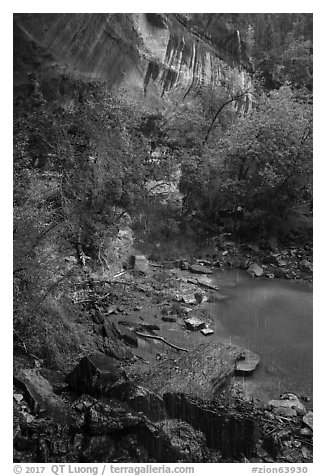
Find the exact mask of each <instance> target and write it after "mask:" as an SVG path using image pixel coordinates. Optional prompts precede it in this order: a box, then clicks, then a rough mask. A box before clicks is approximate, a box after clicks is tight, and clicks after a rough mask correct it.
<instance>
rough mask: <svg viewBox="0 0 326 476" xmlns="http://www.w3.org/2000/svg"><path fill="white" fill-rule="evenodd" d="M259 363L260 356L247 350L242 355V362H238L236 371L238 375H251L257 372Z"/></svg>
mask: <svg viewBox="0 0 326 476" xmlns="http://www.w3.org/2000/svg"><path fill="white" fill-rule="evenodd" d="M259 362H260V357H259V355H257V354H254V353H253V352H251V351H250V350H245V351H243V353H242V355H241V360H238V362H237V363H236V365H235V371H236V373H237V374H251V373H252V372H253V371H254V370H256V368H257V366H258V364H259Z"/></svg>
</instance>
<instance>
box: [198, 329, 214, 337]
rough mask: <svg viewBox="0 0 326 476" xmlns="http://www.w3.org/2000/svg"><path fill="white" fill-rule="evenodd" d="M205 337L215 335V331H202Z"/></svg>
mask: <svg viewBox="0 0 326 476" xmlns="http://www.w3.org/2000/svg"><path fill="white" fill-rule="evenodd" d="M200 332H201V333H202V334H203V335H204V336H210V335H211V334H214V330H213V329H201V331H200Z"/></svg>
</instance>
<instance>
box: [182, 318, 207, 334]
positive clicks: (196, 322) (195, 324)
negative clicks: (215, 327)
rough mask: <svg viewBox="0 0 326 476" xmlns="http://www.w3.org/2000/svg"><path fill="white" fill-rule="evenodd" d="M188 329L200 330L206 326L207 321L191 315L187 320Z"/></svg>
mask: <svg viewBox="0 0 326 476" xmlns="http://www.w3.org/2000/svg"><path fill="white" fill-rule="evenodd" d="M185 323H186V327H187V329H189V330H191V331H199V330H201V329H204V328H205V322H204V321H201V320H200V319H198V318H197V317H190V318H189V319H186V320H185Z"/></svg>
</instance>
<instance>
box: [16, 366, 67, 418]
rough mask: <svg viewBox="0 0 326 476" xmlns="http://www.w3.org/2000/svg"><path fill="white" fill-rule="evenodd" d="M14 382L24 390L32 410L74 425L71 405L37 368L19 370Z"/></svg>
mask: <svg viewBox="0 0 326 476" xmlns="http://www.w3.org/2000/svg"><path fill="white" fill-rule="evenodd" d="M14 383H15V385H16V386H17V387H19V388H20V389H22V391H23V392H24V395H25V398H26V401H27V402H28V404H29V406H30V408H31V410H32V412H33V413H34V414H35V415H37V414H42V415H46V416H47V417H49V418H52V419H53V421H54V422H56V423H59V424H61V425H66V424H68V425H73V424H74V419H73V417H72V416H71V415H70V412H69V406H68V405H67V404H66V403H65V402H64V401H63V400H62V399H61V398H60V397H59V396H58V395H56V394H55V393H54V391H53V388H52V385H51V384H50V383H49V381H48V380H46V379H45V378H44V377H43V376H42V375H41V374H40V373H39V372H38V371H37V370H35V369H24V370H19V371H18V372H16V373H15V375H14Z"/></svg>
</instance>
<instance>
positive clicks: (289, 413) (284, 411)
mask: <svg viewBox="0 0 326 476" xmlns="http://www.w3.org/2000/svg"><path fill="white" fill-rule="evenodd" d="M273 413H275V415H279V416H285V417H295V416H297V412H296V411H295V410H294V409H293V408H290V407H277V408H273Z"/></svg>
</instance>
